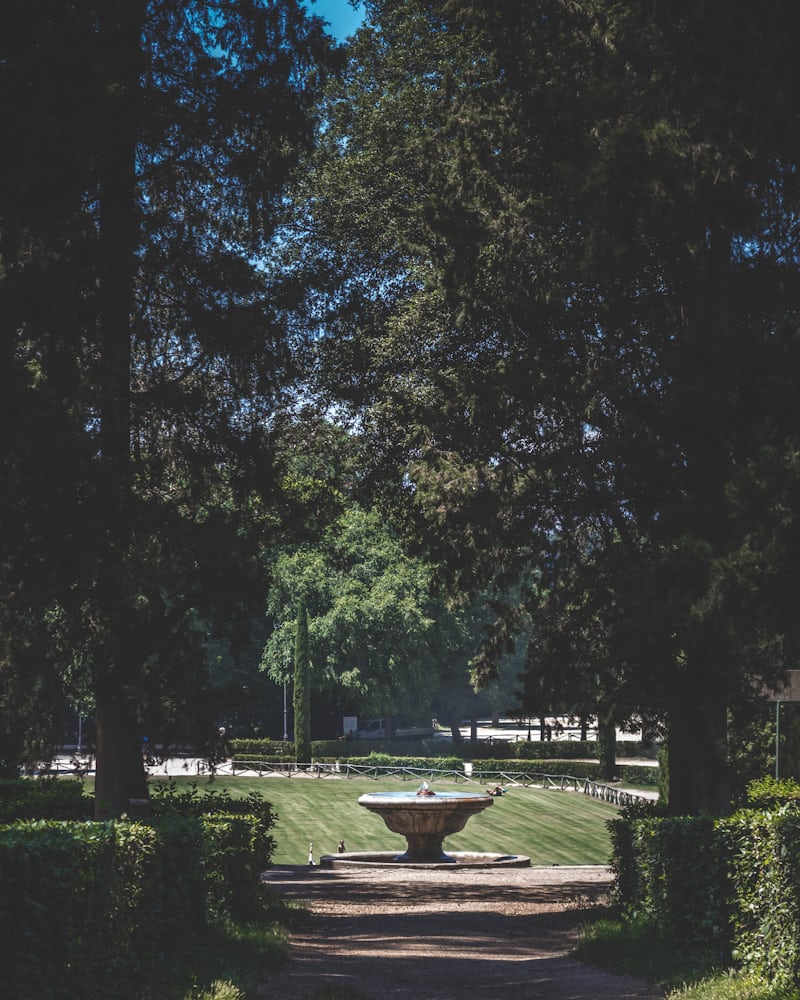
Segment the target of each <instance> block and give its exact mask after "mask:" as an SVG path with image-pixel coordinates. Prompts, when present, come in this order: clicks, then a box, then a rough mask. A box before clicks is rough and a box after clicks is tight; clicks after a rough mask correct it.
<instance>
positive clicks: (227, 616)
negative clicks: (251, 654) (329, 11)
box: [0, 0, 329, 816]
mask: <svg viewBox="0 0 800 1000" xmlns="http://www.w3.org/2000/svg"><path fill="white" fill-rule="evenodd" d="M2 46H3V48H2V53H1V54H0V88H1V91H0V92H1V93H2V100H0V107H2V112H0V114H1V115H2V131H3V135H4V136H5V141H6V144H7V148H8V150H9V155H8V156H5V157H4V160H3V177H2V181H3V183H2V184H0V261H1V264H0V297H2V309H0V315H2V320H0V324H1V325H0V352H1V357H0V372H1V373H2V374H0V379H2V387H1V388H2V391H0V397H2V400H3V403H2V411H0V439H2V449H0V451H1V452H2V460H1V461H2V476H0V480H1V481H2V487H0V520H2V522H3V527H4V539H3V555H2V559H0V588H1V590H2V600H0V608H1V609H2V610H0V615H1V616H2V625H1V627H0V671H2V677H3V684H2V686H1V689H2V695H1V696H0V711H2V714H3V726H2V727H0V731H3V732H4V733H6V734H7V737H8V742H9V745H8V747H6V746H0V755H4V756H7V757H9V758H10V759H11V761H12V762H15V760H16V758H18V757H19V755H20V752H21V750H22V749H24V746H23V744H24V741H25V739H26V738H27V739H28V741H29V742H30V735H31V734H36V735H41V737H42V740H43V744H44V745H43V747H42V748H41V749H40V747H39V746H37V747H36V748H31V749H30V750H29V756H31V757H33V756H34V755H36V754H37V752H38V753H42V755H46V750H47V745H48V744H51V743H52V740H53V733H52V729H51V725H50V720H52V719H53V718H54V717H55V707H56V706H57V704H58V701H59V697H60V696H61V693H62V692H63V691H64V690H65V689H66V691H67V692H68V694H69V696H70V698H71V699H72V700H73V701H74V702H75V703H76V704H78V705H80V706H81V707H82V708H83V710H84V711H86V710H88V709H92V710H93V713H94V715H95V717H96V722H97V787H98V795H97V803H98V811H99V814H100V815H104V816H105V815H118V814H119V813H120V812H122V811H123V810H124V809H125V808H126V806H127V802H128V799H129V798H131V797H141V796H146V794H147V790H146V787H145V783H144V775H143V772H142V766H141V753H140V741H141V738H142V736H143V735H144V734H147V735H149V736H150V737H151V739H155V738H160V739H164V740H165V741H167V742H169V741H170V740H175V739H177V738H183V739H193V740H195V741H196V742H197V743H198V744H199V745H201V746H202V745H203V742H204V740H205V739H206V738H207V736H208V734H209V732H211V731H212V723H213V714H214V705H213V703H212V698H211V696H210V693H209V690H208V687H209V685H208V672H207V662H206V657H205V639H206V635H207V633H208V632H209V631H213V630H219V631H223V632H225V633H226V634H227V635H229V636H231V637H232V638H233V641H234V644H237V643H238V644H239V645H241V642H242V638H243V632H244V630H245V628H246V625H247V623H248V621H249V618H250V614H251V613H252V610H253V609H254V608H256V607H259V606H260V604H261V602H263V595H264V577H263V567H262V566H260V565H259V563H258V559H257V555H258V549H259V545H260V544H261V543H263V540H264V538H265V536H267V535H268V534H269V532H270V531H273V530H275V528H276V526H277V525H276V522H275V521H274V520H273V519H272V518H271V517H270V516H269V512H270V510H271V509H272V508H271V506H270V505H271V504H273V503H274V501H275V496H276V494H277V493H278V492H279V489H278V484H279V482H280V472H279V470H278V469H277V468H276V460H275V452H276V446H275V441H274V438H275V435H276V433H277V430H276V424H275V423H274V414H275V411H276V408H277V407H278V405H279V403H280V401H281V399H282V398H283V396H284V394H285V391H286V389H287V386H288V383H289V380H290V376H291V361H290V352H289V348H288V343H289V336H290V335H289V330H288V327H287V323H286V321H285V307H286V304H287V298H286V294H285V290H283V291H282V290H281V289H280V288H279V287H278V285H277V283H276V280H275V277H274V273H273V272H272V270H271V269H270V267H269V266H267V265H268V257H269V247H270V245H271V242H272V240H273V237H274V234H275V230H276V226H277V224H278V219H279V217H280V209H281V202H282V197H283V192H284V189H285V186H286V182H287V179H288V177H289V174H290V171H291V169H292V166H293V164H294V163H295V162H296V160H297V157H298V155H299V154H300V152H301V151H302V150H303V149H306V148H308V146H309V144H310V142H311V140H312V126H311V115H312V101H313V92H314V81H315V80H316V79H317V76H318V72H319V71H320V70H321V69H324V66H325V65H326V62H327V61H328V58H329V43H328V40H327V37H326V36H325V35H324V33H323V32H322V28H321V24H320V22H319V21H318V20H317V19H313V18H309V17H308V16H307V15H306V12H305V10H304V8H303V7H302V6H301V5H300V4H299V3H297V2H295V0H285V2H284V0H281V2H277V3H272V2H266V0H259V2H256V3H251V2H241V3H240V2H238V0H235V2H233V3H229V2H221V3H217V2H205V0H203V2H199V0H191V2H189V3H186V2H180V3H177V2H173V0H114V2H111V3H95V2H94V0H75V2H71V3H65V4H61V3H48V4H45V5H44V7H41V6H31V5H30V4H27V3H23V2H16V0H15V2H14V3H12V6H11V8H10V9H9V10H8V11H7V30H6V31H5V32H4V34H3V41H2ZM39 720H43V721H42V722H40V721H39ZM26 733H27V734H28V735H27V736H26Z"/></svg>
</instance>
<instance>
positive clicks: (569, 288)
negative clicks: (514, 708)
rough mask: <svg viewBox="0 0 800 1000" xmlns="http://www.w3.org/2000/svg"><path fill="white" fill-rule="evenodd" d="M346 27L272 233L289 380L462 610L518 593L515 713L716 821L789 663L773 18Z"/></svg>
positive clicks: (787, 469) (792, 233) (781, 195)
mask: <svg viewBox="0 0 800 1000" xmlns="http://www.w3.org/2000/svg"><path fill="white" fill-rule="evenodd" d="M366 6H367V12H368V19H367V27H366V29H365V30H363V31H362V32H361V33H360V34H359V36H358V38H357V40H356V42H355V44H354V45H353V46H352V49H351V53H350V56H351V58H350V62H349V66H348V70H347V72H346V74H345V76H344V78H343V80H342V82H341V84H337V85H336V86H335V87H334V88H332V90H331V92H330V95H329V102H328V104H327V107H326V114H325V129H324V133H323V134H322V135H321V137H320V151H319V155H318V157H317V159H316V163H315V165H314V170H313V172H312V174H311V175H310V177H309V180H308V182H307V183H308V188H307V193H308V198H307V199H306V200H304V201H302V202H301V203H300V214H299V215H298V220H297V231H296V239H297V246H302V247H303V250H304V254H303V256H302V258H301V259H300V262H301V265H303V266H302V267H300V269H299V273H301V274H303V275H305V276H309V277H310V276H311V275H312V273H313V275H314V277H315V278H316V285H317V290H316V293H315V295H314V297H313V298H309V299H308V300H307V301H306V307H307V312H306V317H305V321H306V322H307V323H308V324H309V325H311V324H316V326H317V328H318V329H319V331H320V334H321V336H320V344H319V350H318V353H317V355H316V358H315V361H316V366H317V367H316V368H315V372H314V374H315V376H316V377H317V378H318V380H319V382H320V384H321V386H322V390H323V391H324V392H327V393H328V394H329V395H330V397H331V398H334V399H336V400H337V401H339V403H340V405H344V406H346V407H348V408H349V410H350V412H352V413H353V414H355V415H357V417H358V421H359V427H360V429H361V431H362V433H363V434H364V436H365V438H366V439H367V440H369V441H370V443H371V445H372V449H373V450H372V454H373V471H374V473H375V476H376V477H377V478H378V479H379V480H381V481H382V482H384V483H386V482H390V483H391V484H392V486H391V496H390V497H389V499H391V500H392V502H396V501H397V500H398V496H402V497H404V500H405V505H404V510H405V513H406V517H407V519H408V523H409V526H410V528H411V530H412V533H413V534H414V535H415V536H416V537H417V538H418V539H422V540H424V541H425V542H426V543H427V545H428V550H429V552H430V553H431V555H432V556H433V557H434V559H435V560H436V561H437V562H440V561H441V562H444V563H447V564H449V566H450V568H451V571H452V572H451V578H452V581H453V586H454V589H455V590H456V591H457V592H463V591H464V590H473V591H474V590H475V589H477V588H480V587H483V586H485V585H487V583H489V582H491V581H494V582H495V583H497V584H499V585H500V586H501V588H503V589H505V590H507V589H508V584H509V582H510V581H512V580H522V581H524V585H525V589H524V593H523V595H522V605H523V607H524V610H525V611H526V612H527V613H528V614H529V615H530V618H531V620H532V623H533V627H532V635H533V637H534V638H533V641H532V642H531V644H530V647H529V661H528V671H529V674H530V675H531V677H532V678H533V680H534V682H535V683H534V684H533V685H532V689H536V688H544V689H545V690H549V691H550V692H555V693H557V694H558V695H561V696H571V698H572V700H573V704H574V706H575V709H576V710H578V711H585V710H586V709H587V708H589V707H596V706H597V705H598V704H599V705H600V706H602V708H603V715H604V716H605V717H607V718H609V719H611V720H612V721H613V720H616V721H623V720H625V719H628V718H631V717H633V716H638V717H639V718H644V719H645V720H649V721H651V722H652V723H653V724H654V725H657V726H660V727H662V729H663V731H664V732H665V734H666V736H667V738H668V740H669V745H670V758H671V759H670V779H671V780H670V797H671V806H672V808H673V810H674V811H675V812H693V811H702V810H710V811H712V812H722V811H725V810H726V808H727V807H728V801H729V791H730V788H729V786H730V781H729V775H728V773H727V770H726V758H725V739H726V718H727V716H726V713H727V710H728V709H730V708H733V707H739V706H741V705H743V704H746V703H747V702H748V701H750V700H752V699H753V697H754V691H755V685H756V684H757V682H760V681H762V680H764V681H766V682H767V683H771V681H772V680H773V679H774V677H775V676H776V675H777V674H779V673H780V672H781V671H782V670H783V669H785V668H786V667H787V666H788V665H790V664H791V663H792V662H793V657H794V652H795V650H796V648H797V645H798V635H797V629H796V616H795V615H794V612H793V609H792V607H791V599H790V595H791V593H792V592H793V580H794V573H795V570H794V566H793V559H792V557H791V556H790V555H789V554H790V553H792V552H794V551H795V550H796V548H797V521H796V518H795V517H794V514H793V511H795V510H796V509H797V508H798V502H797V501H798V487H799V486H800V477H798V472H800V468H798V464H797V454H798V447H797V446H798V440H797V425H796V421H795V420H794V419H793V416H792V414H793V394H794V385H795V382H796V373H797V367H798V362H799V361H800V354H798V343H799V342H798V338H797V333H796V331H797V325H798V314H797V306H796V302H797V296H796V290H797V218H798V214H797V208H798V194H799V193H800V191H799V190H798V187H797V183H796V173H797V163H798V160H799V159H800V146H799V145H798V143H799V142H800V128H799V127H798V123H800V113H798V112H799V111H800V108H799V107H798V103H797V101H798V99H797V90H796V88H795V87H794V86H793V83H792V79H793V73H794V69H793V54H792V53H793V50H794V47H795V43H796V41H797V38H796V36H795V29H794V27H793V25H794V20H793V18H792V8H791V5H790V4H788V3H780V4H778V5H776V6H773V7H771V8H770V10H769V12H768V13H766V14H765V12H764V11H762V10H760V9H757V8H753V7H752V5H746V4H740V5H737V6H736V14H735V16H732V11H731V8H730V5H729V4H722V3H720V2H719V0H704V2H701V3H691V4H688V3H679V4H670V5H668V6H656V7H652V6H651V7H641V6H636V5H619V4H616V3H610V2H604V0H586V2H580V3H574V4H562V3H559V2H556V0H543V2H537V3H536V4H534V5H531V4H528V3H521V2H520V3H512V4H505V5H502V6H498V5H480V4H475V3H472V2H470V0H449V2H447V3H445V4H433V3H429V2H426V0H409V2H404V3H397V2H395V0H374V2H370V3H368V4H367V5H366ZM497 611H498V626H497V627H496V629H495V630H494V632H493V634H492V636H491V637H490V638H491V642H490V644H489V647H488V649H487V655H486V657H485V659H484V660H483V661H482V662H479V663H478V664H477V667H476V669H477V674H478V678H479V679H481V678H485V677H487V676H491V671H492V661H493V659H494V656H495V655H496V653H497V651H498V650H500V649H502V648H503V647H504V644H505V643H506V642H507V641H508V640H509V639H510V638H511V637H513V635H514V634H515V631H516V630H517V628H518V621H519V614H520V608H519V606H518V605H510V606H507V607H505V608H504V607H502V606H498V608H497ZM698 744H699V745H700V750H699V752H698Z"/></svg>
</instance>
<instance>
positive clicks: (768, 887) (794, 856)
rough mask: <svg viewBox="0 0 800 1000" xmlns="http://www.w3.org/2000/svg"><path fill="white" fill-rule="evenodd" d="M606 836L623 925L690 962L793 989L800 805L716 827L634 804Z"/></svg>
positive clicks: (799, 927)
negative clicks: (656, 934)
mask: <svg viewBox="0 0 800 1000" xmlns="http://www.w3.org/2000/svg"><path fill="white" fill-rule="evenodd" d="M609 828H610V830H611V837H612V867H613V869H614V874H615V884H614V896H615V900H616V902H617V903H618V904H619V906H620V908H621V910H622V912H623V914H624V915H625V916H626V917H628V918H630V919H636V920H639V919H643V920H646V921H649V922H652V923H654V924H655V925H656V926H657V927H658V928H659V930H660V932H661V933H662V934H663V936H664V937H665V939H666V940H667V941H668V942H669V943H670V945H671V946H673V947H674V948H675V949H676V950H678V951H680V952H681V953H683V954H684V955H686V956H687V957H692V956H694V957H698V956H699V957H701V958H703V959H704V960H706V961H710V962H712V963H715V964H718V965H722V966H724V965H729V964H730V963H731V962H733V961H735V962H736V963H737V964H738V965H739V966H740V967H741V968H743V969H744V970H746V971H747V972H749V973H751V974H753V975H755V976H757V977H760V978H763V979H767V980H770V981H773V982H776V983H781V984H787V985H789V986H794V987H796V986H797V985H798V984H800V803H797V802H794V803H789V804H786V805H783V806H781V807H779V808H778V809H776V810H774V811H761V810H752V809H749V810H742V811H741V812H739V813H737V814H736V815H734V816H733V817H729V818H725V819H716V820H715V819H713V818H711V817H707V816H701V817H683V818H674V817H666V816H663V815H658V809H657V808H656V807H645V806H639V807H637V808H636V809H629V810H626V814H625V815H623V816H622V817H621V818H619V819H616V820H612V821H611V822H610V823H609Z"/></svg>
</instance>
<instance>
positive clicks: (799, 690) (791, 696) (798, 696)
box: [764, 670, 800, 701]
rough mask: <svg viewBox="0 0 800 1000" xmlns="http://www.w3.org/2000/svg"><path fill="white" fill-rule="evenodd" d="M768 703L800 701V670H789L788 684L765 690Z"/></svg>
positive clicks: (787, 675)
mask: <svg viewBox="0 0 800 1000" xmlns="http://www.w3.org/2000/svg"><path fill="white" fill-rule="evenodd" d="M764 696H765V697H766V699H767V701H800V670H789V671H787V674H786V683H785V684H784V685H782V686H781V687H777V688H773V689H772V690H765V692H764Z"/></svg>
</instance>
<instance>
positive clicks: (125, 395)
mask: <svg viewBox="0 0 800 1000" xmlns="http://www.w3.org/2000/svg"><path fill="white" fill-rule="evenodd" d="M142 22H143V6H142V3H141V0H119V2H117V3H113V4H110V5H109V8H108V9H107V10H106V12H105V16H104V19H103V21H102V23H101V25H100V36H101V39H100V44H101V46H102V51H103V54H104V56H105V57H106V59H107V62H106V64H105V74H104V75H103V78H102V81H101V82H102V86H103V91H102V99H103V100H104V101H105V116H104V133H105V134H104V136H103V137H102V139H103V145H102V150H103V155H102V161H101V166H100V183H99V203H100V234H99V261H98V277H99V313H100V315H99V355H100V359H99V367H98V377H99V384H100V392H99V398H98V405H99V417H100V434H99V440H100V464H101V469H102V475H101V479H100V486H99V492H100V496H101V498H102V516H103V523H102V525H99V526H98V527H99V530H102V531H103V534H104V537H103V543H104V544H103V557H102V559H101V562H100V565H99V567H98V576H97V588H98V606H99V610H100V621H101V627H102V629H103V630H104V633H105V634H104V635H103V637H102V641H101V642H100V643H99V648H98V662H97V663H96V665H95V698H96V705H97V778H96V814H97V815H98V817H99V818H107V817H109V816H115V815H120V814H121V813H122V812H127V811H128V809H129V806H130V800H131V799H141V798H146V797H147V785H146V782H145V780H144V769H143V765H142V760H141V752H140V748H139V743H138V739H139V735H140V734H138V733H136V727H135V714H134V711H133V709H132V707H131V706H130V705H129V704H128V703H127V702H126V701H125V700H124V696H123V694H122V692H123V691H124V690H125V689H126V688H127V686H128V685H129V684H131V683H132V682H133V681H134V676H135V670H136V664H132V663H130V654H129V652H128V650H129V648H130V646H131V636H130V634H129V628H130V627H131V624H132V621H131V619H130V617H129V616H128V615H127V614H126V613H125V609H126V608H128V607H129V603H130V599H131V595H130V594H129V593H128V591H127V587H126V582H125V581H126V578H127V575H128V574H127V571H126V567H127V562H128V559H129V555H130V548H131V543H132V534H131V523H130V503H129V497H130V490H131V477H132V470H131V457H130V456H131V414H130V377H131V317H132V313H133V297H134V293H133V280H134V268H135V250H136V245H137V224H136V216H137V210H136V142H137V121H138V107H139V76H140V67H141V52H140V38H141V26H142Z"/></svg>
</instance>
